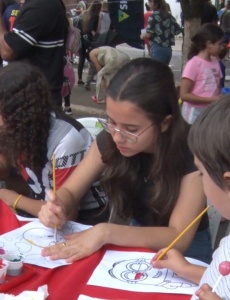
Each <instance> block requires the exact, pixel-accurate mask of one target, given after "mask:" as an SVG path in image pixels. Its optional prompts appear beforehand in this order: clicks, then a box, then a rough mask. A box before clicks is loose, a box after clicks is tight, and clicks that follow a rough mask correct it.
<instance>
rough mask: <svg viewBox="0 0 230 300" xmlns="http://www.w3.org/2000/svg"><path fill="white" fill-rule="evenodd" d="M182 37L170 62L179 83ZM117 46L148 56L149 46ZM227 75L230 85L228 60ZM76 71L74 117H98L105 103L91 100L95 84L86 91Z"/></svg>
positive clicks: (73, 93) (73, 103) (178, 39)
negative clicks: (142, 48)
mask: <svg viewBox="0 0 230 300" xmlns="http://www.w3.org/2000/svg"><path fill="white" fill-rule="evenodd" d="M182 41H183V39H182V37H177V38H176V41H175V46H173V47H172V49H173V55H172V59H171V62H170V67H171V69H172V71H173V73H174V78H175V83H176V85H178V84H179V83H180V80H181V61H182V51H181V50H182ZM117 48H118V49H119V50H121V51H123V52H125V53H127V54H128V55H129V56H130V57H131V58H137V57H148V51H147V48H146V49H145V51H144V50H139V49H136V48H132V47H130V46H128V45H127V44H121V45H119V46H117ZM225 64H226V75H227V78H229V81H226V86H229V87H230V61H226V62H225ZM74 71H75V75H76V83H75V86H74V88H73V90H72V94H71V107H72V111H73V117H74V118H82V117H90V116H91V117H98V116H100V115H101V114H102V113H103V112H104V111H105V104H97V103H94V102H93V101H92V100H91V97H92V96H93V95H95V84H94V85H91V90H90V91H86V90H85V89H84V86H83V85H78V84H77V81H78V76H77V65H74ZM87 72H88V69H87V68H85V69H84V71H83V78H82V79H83V81H84V80H85V78H86V75H87Z"/></svg>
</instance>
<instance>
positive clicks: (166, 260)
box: [151, 249, 189, 275]
mask: <svg viewBox="0 0 230 300" xmlns="http://www.w3.org/2000/svg"><path fill="white" fill-rule="evenodd" d="M164 250H165V249H162V250H160V251H159V252H158V253H156V255H155V256H154V257H153V258H152V260H151V264H152V265H153V267H154V268H157V269H162V268H167V269H170V270H172V271H174V272H176V273H177V274H178V275H179V274H181V270H183V268H184V267H185V265H186V266H187V265H188V264H189V262H188V261H187V260H186V259H185V258H184V256H183V255H182V254H181V253H180V252H179V251H178V250H176V249H171V250H169V251H168V252H167V253H166V254H165V256H164V257H162V258H161V259H160V260H157V258H158V256H159V255H160V254H161V253H162V252H163V251H164Z"/></svg>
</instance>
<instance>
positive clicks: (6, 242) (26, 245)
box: [0, 221, 90, 268]
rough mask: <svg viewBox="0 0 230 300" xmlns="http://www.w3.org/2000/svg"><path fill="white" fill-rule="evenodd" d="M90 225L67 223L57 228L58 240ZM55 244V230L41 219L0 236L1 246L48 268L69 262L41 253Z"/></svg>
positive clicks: (61, 240)
mask: <svg viewBox="0 0 230 300" xmlns="http://www.w3.org/2000/svg"><path fill="white" fill-rule="evenodd" d="M89 227H90V226H86V225H82V224H79V223H75V222H70V221H69V222H66V224H65V225H64V226H63V227H62V228H61V229H58V230H57V242H58V243H61V242H63V241H65V238H64V236H65V235H66V234H70V233H74V232H80V231H82V230H85V229H88V228H89ZM54 244H55V237H54V230H53V229H51V228H47V227H45V226H44V225H42V224H41V223H40V222H39V221H34V222H30V223H28V224H26V225H24V226H22V227H20V228H18V229H16V230H13V231H11V232H8V233H6V234H3V235H1V236H0V246H1V247H2V248H4V249H5V250H6V251H9V252H16V253H18V254H20V255H22V256H23V257H24V262H26V263H30V264H34V265H39V266H42V267H47V268H55V267H59V266H62V265H66V264H67V263H66V262H65V261H64V260H55V261H51V260H49V258H46V257H42V256H41V255H40V253H41V250H42V248H45V247H50V246H52V245H54Z"/></svg>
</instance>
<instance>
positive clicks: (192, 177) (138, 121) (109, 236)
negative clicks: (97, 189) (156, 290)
mask: <svg viewBox="0 0 230 300" xmlns="http://www.w3.org/2000/svg"><path fill="white" fill-rule="evenodd" d="M106 114H107V117H106V119H104V120H101V119H100V122H101V124H102V126H103V127H104V129H105V130H103V131H102V132H101V133H100V134H99V135H98V136H97V138H96V140H95V141H94V143H93V144H92V146H91V148H90V150H89V152H88V153H87V155H86V157H85V159H84V160H83V161H82V163H81V164H80V165H79V166H78V167H77V168H76V170H75V171H74V172H73V174H72V176H71V178H69V179H68V180H67V181H66V182H65V184H64V185H63V186H62V188H61V189H59V190H58V191H57V194H56V195H54V194H53V193H52V192H50V193H49V199H50V201H49V202H48V203H47V204H46V205H44V206H43V207H42V209H41V211H40V213H39V218H40V220H41V222H42V223H43V224H45V225H46V226H48V227H52V228H53V227H54V225H55V224H57V225H58V226H59V227H61V226H62V225H63V224H64V223H65V221H66V220H67V219H68V216H69V214H70V213H71V211H72V209H73V207H76V206H79V204H80V203H79V202H80V201H79V200H80V198H81V197H82V195H83V194H84V192H85V191H86V190H87V189H88V188H89V187H90V185H91V184H92V182H94V181H95V179H100V181H101V183H102V185H103V187H104V190H105V192H106V193H107V196H108V198H109V207H110V211H111V213H110V220H109V223H100V224H97V225H95V226H94V227H92V228H90V229H89V230H87V231H84V232H81V233H75V234H73V235H71V236H69V237H67V239H68V241H67V243H66V245H65V247H63V245H61V244H57V245H55V246H53V247H50V248H46V249H44V250H43V251H42V255H43V256H49V257H51V259H58V258H65V259H67V261H69V262H72V261H75V260H78V259H82V258H84V257H86V256H89V255H91V254H93V253H94V252H95V251H97V250H98V249H100V248H101V247H102V246H103V245H105V244H114V245H119V246H125V247H126V246H127V247H148V248H151V249H153V250H158V249H160V248H162V247H166V246H168V244H169V243H170V242H172V240H173V239H175V238H176V237H177V236H178V235H179V233H180V232H182V230H183V229H184V228H185V227H186V226H187V225H188V224H189V223H190V222H191V221H192V220H193V219H195V217H196V216H197V215H198V214H199V213H200V212H201V211H202V210H203V209H204V207H205V206H206V199H205V196H204V192H203V188H202V184H201V178H200V176H199V172H198V171H197V169H196V167H195V166H194V163H193V156H192V154H191V153H190V151H189V149H188V146H187V135H188V132H189V125H188V124H187V123H186V122H185V121H184V120H183V118H182V116H181V113H180V108H179V106H178V103H177V92H176V89H175V84H174V78H173V73H172V71H171V70H170V68H169V67H168V66H167V65H166V64H164V63H161V62H159V61H155V60H151V59H148V58H138V59H133V60H132V61H131V62H129V63H128V64H126V65H125V66H123V67H122V68H121V69H120V70H119V71H118V72H117V73H116V74H115V75H114V77H113V78H112V80H111V81H110V84H109V86H108V90H107V97H106ZM121 224H122V225H121ZM189 246H190V247H189ZM176 247H177V249H179V250H180V251H181V252H183V253H185V254H186V255H187V256H191V257H193V258H197V259H201V260H203V261H209V260H210V259H211V243H210V236H209V232H208V219H207V215H205V216H204V217H203V219H202V220H201V222H200V223H199V222H198V223H196V224H195V225H194V226H193V227H192V228H191V229H190V231H189V232H188V233H187V234H186V235H185V236H184V238H183V239H181V240H180V241H179V242H178V243H177V245H176ZM186 250H187V251H186Z"/></svg>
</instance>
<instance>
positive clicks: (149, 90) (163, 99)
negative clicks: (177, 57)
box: [107, 58, 181, 131]
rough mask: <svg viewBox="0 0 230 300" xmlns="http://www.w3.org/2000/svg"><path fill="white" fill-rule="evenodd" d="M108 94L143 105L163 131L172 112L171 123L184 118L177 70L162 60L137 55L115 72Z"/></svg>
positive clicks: (173, 124) (119, 99) (151, 118)
mask: <svg viewBox="0 0 230 300" xmlns="http://www.w3.org/2000/svg"><path fill="white" fill-rule="evenodd" d="M107 95H108V96H109V97H110V98H112V99H113V101H115V102H118V103H119V102H129V103H131V104H133V105H135V106H136V107H137V108H139V109H141V111H142V112H143V113H144V114H145V115H146V117H147V118H148V119H149V120H150V121H152V122H153V123H154V124H155V125H156V126H157V128H158V130H159V131H160V128H161V126H162V123H163V122H164V120H165V119H166V118H168V117H169V116H170V117H171V118H172V122H170V125H169V127H171V125H172V126H175V124H177V123H180V121H181V114H180V109H179V107H178V97H177V91H176V88H175V82H174V77H173V73H172V71H171V70H170V68H169V67H168V66H167V65H165V64H164V63H162V62H159V61H155V60H151V59H149V58H137V59H133V60H132V61H131V62H129V63H127V64H126V65H125V66H123V67H122V68H121V69H120V70H119V71H118V72H117V73H116V74H115V76H114V77H113V79H112V80H111V81H110V84H109V86H108V89H107Z"/></svg>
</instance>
